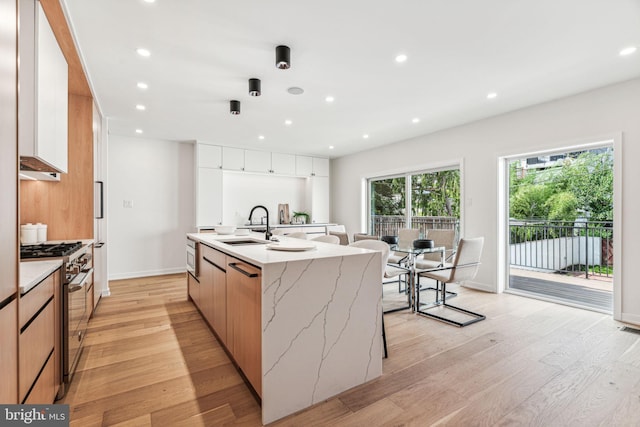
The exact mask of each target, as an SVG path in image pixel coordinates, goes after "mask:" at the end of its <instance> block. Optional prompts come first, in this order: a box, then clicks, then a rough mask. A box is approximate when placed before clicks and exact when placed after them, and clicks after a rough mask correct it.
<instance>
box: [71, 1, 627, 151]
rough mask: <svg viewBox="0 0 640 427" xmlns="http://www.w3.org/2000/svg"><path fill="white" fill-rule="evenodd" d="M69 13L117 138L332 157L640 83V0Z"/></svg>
mask: <svg viewBox="0 0 640 427" xmlns="http://www.w3.org/2000/svg"><path fill="white" fill-rule="evenodd" d="M62 1H63V6H64V7H65V9H66V13H67V16H68V18H69V20H70V23H71V26H72V31H73V32H74V33H75V37H76V39H77V43H78V44H79V48H80V54H81V56H82V57H83V60H84V62H85V66H86V70H87V72H88V75H89V80H90V83H91V85H92V88H93V90H94V94H95V96H96V98H97V101H98V103H99V105H100V108H101V110H102V112H103V114H104V115H106V116H107V117H109V120H110V121H109V129H110V132H111V133H112V134H118V135H130V136H135V135H136V133H135V130H136V129H142V130H143V132H144V133H143V134H142V135H140V136H142V137H145V138H159V139H168V140H181V141H182V140H202V141H208V142H213V143H216V144H221V145H233V146H241V147H246V148H257V149H265V150H270V151H284V152H295V153H301V154H312V155H320V156H329V157H338V156H342V155H345V154H349V153H353V152H356V151H360V150H364V149H367V148H370V147H374V146H379V145H383V144H389V143H392V142H396V141H400V140H403V139H407V138H411V137H414V136H418V135H423V134H426V133H430V132H434V131H436V130H439V129H444V128H448V127H452V126H456V125H459V124H462V123H467V122H470V121H474V120H478V119H482V118H485V117H489V116H493V115H497V114H501V113H504V112H507V111H511V110H515V109H518V108H522V107H525V106H528V105H533V104H537V103H540V102H544V101H549V100H552V99H556V98H560V97H564V96H567V95H570V94H574V93H579V92H583V91H585V90H589V89H592V88H596V87H600V86H604V85H607V84H611V83H615V82H619V81H623V80H627V79H631V78H634V77H637V76H640V52H636V53H635V54H633V55H629V56H626V57H621V56H620V55H619V54H618V53H619V51H620V50H621V49H622V48H624V47H626V46H630V45H631V46H638V47H640V0H535V1H532V0H482V1H479V0H455V1H452V0H399V1H391V0H322V1H313V2H312V1H301V0H272V1H250V0H230V1H222V0H156V2H155V3H147V2H145V1H143V0H62ZM279 44H285V45H288V46H289V47H290V48H291V68H290V69H289V70H278V69H276V68H275V65H274V64H275V47H276V46H277V45H279ZM139 47H145V48H147V49H149V50H150V51H151V56H150V57H149V58H142V57H140V56H139V55H137V54H136V49H137V48H139ZM399 53H404V54H406V55H407V56H408V60H407V61H406V62H405V63H403V64H399V63H396V62H395V60H394V58H395V56H396V55H397V54H399ZM252 77H256V78H260V79H261V80H262V96H260V97H250V96H249V95H248V83H247V81H248V79H249V78H252ZM139 81H143V82H146V83H148V85H149V88H148V89H147V90H140V89H137V88H136V83H137V82H139ZM291 86H299V87H302V88H303V89H304V90H305V92H304V94H302V95H297V96H296V95H290V94H289V93H287V91H286V89H287V88H289V87H291ZM489 92H496V93H497V94H498V96H497V97H496V98H495V99H492V100H488V99H487V97H486V96H487V94H488V93H489ZM327 95H333V96H334V97H335V102H333V103H332V104H328V103H327V102H325V97H326V96H327ZM231 99H238V100H240V101H241V103H242V113H241V114H240V115H239V116H232V115H230V114H229V100H231ZM136 104H143V105H145V106H146V110H145V111H138V110H136ZM416 117H417V118H419V119H420V122H419V123H417V124H414V123H412V119H413V118H416ZM285 119H290V120H292V121H293V124H292V125H291V126H286V125H285V124H284V121H285ZM363 134H368V135H369V138H368V139H364V138H363ZM259 135H264V137H265V138H264V139H263V140H260V139H258V136H259ZM330 145H332V146H334V147H335V148H334V149H333V150H330V149H329V148H328V147H329V146H330Z"/></svg>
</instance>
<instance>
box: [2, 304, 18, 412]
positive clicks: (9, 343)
mask: <svg viewBox="0 0 640 427" xmlns="http://www.w3.org/2000/svg"><path fill="white" fill-rule="evenodd" d="M0 326H1V327H2V333H0V372H2V381H0V402H2V403H9V404H15V403H18V300H16V299H14V300H12V301H11V302H9V303H8V304H7V305H5V306H4V307H2V308H0Z"/></svg>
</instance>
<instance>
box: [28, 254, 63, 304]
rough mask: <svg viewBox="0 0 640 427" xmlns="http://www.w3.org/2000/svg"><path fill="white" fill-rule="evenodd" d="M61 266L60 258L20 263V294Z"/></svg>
mask: <svg viewBox="0 0 640 427" xmlns="http://www.w3.org/2000/svg"><path fill="white" fill-rule="evenodd" d="M61 266H62V259H60V258H56V259H52V260H43V261H24V262H21V263H20V295H24V294H26V293H27V292H29V291H30V290H31V288H33V287H34V286H36V285H37V284H38V283H40V282H41V281H42V280H44V279H46V277H47V276H48V275H50V274H51V273H53V272H54V271H56V270H57V269H58V268H60V267H61Z"/></svg>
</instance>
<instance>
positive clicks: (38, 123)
mask: <svg viewBox="0 0 640 427" xmlns="http://www.w3.org/2000/svg"><path fill="white" fill-rule="evenodd" d="M19 7H20V13H19V16H20V27H19V28H20V29H19V34H18V46H19V49H18V52H19V63H20V67H19V74H18V85H19V88H20V98H19V101H18V123H19V126H18V139H19V147H20V162H21V165H22V168H23V169H26V170H39V171H48V172H64V173H66V172H67V161H68V155H67V115H68V91H67V84H68V77H67V76H68V66H67V61H66V60H65V58H64V55H63V54H62V51H61V50H60V47H59V46H58V42H57V41H56V38H55V36H54V34H53V31H52V30H51V27H50V26H49V21H47V17H46V16H45V14H44V11H43V10H42V6H41V5H40V2H39V1H35V0H20V3H19Z"/></svg>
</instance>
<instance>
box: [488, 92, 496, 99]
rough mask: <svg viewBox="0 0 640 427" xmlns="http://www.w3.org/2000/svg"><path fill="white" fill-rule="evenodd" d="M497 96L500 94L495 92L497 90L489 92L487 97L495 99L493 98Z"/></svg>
mask: <svg viewBox="0 0 640 427" xmlns="http://www.w3.org/2000/svg"><path fill="white" fill-rule="evenodd" d="M496 96H498V94H497V93H495V92H491V93H488V94H487V99H493V98H495V97H496Z"/></svg>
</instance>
